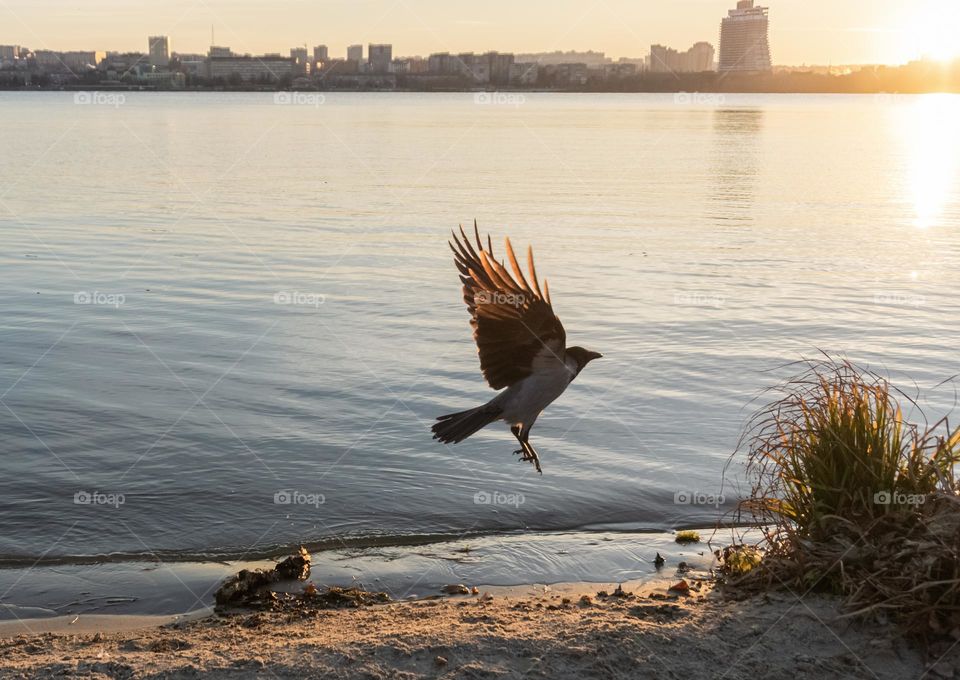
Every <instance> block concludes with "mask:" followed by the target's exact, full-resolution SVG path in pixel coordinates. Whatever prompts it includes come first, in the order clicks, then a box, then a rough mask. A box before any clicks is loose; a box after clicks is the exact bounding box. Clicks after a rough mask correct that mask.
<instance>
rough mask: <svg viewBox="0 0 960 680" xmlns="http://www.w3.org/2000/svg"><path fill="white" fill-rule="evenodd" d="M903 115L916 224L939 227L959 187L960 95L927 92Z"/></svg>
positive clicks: (904, 111) (905, 110)
mask: <svg viewBox="0 0 960 680" xmlns="http://www.w3.org/2000/svg"><path fill="white" fill-rule="evenodd" d="M902 115H903V118H902V121H901V125H902V126H903V133H904V141H905V142H906V143H907V144H908V148H909V151H908V153H909V158H910V162H909V175H908V178H909V179H908V181H909V186H910V193H911V194H912V198H913V207H914V225H915V226H916V227H918V228H920V229H926V228H929V227H935V226H938V225H940V224H941V222H942V219H943V213H944V210H945V209H946V207H947V205H948V203H949V202H950V201H951V200H952V194H953V191H954V190H955V186H956V185H955V182H956V180H957V171H958V169H957V156H958V155H960V134H958V131H957V125H956V122H957V120H958V119H960V97H958V96H956V95H947V94H942V95H941V94H933V95H924V96H922V97H920V98H918V99H917V101H916V103H915V104H913V105H912V106H910V107H906V108H905V109H904V110H903V111H902Z"/></svg>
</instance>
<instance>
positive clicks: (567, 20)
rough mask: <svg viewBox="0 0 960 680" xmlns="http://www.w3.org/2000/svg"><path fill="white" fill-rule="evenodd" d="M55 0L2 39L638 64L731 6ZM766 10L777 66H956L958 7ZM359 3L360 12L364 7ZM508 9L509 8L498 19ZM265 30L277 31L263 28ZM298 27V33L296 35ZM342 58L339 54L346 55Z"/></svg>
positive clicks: (496, 0)
mask: <svg viewBox="0 0 960 680" xmlns="http://www.w3.org/2000/svg"><path fill="white" fill-rule="evenodd" d="M56 4H57V3H55V2H54V1H53V0H39V1H37V0H33V1H32V2H30V3H27V2H25V1H23V0H10V1H9V2H6V3H4V4H3V5H0V17H3V20H2V21H0V25H2V26H3V29H2V32H0V43H2V44H20V45H27V46H29V47H30V48H31V49H33V50H37V49H51V50H63V51H67V50H98V51H100V50H103V51H119V52H124V51H136V52H143V51H145V45H144V36H148V35H149V36H161V35H162V36H169V37H170V43H171V45H170V50H171V52H178V53H206V52H207V50H208V48H209V46H210V45H211V44H213V37H212V36H211V28H213V29H214V30H215V32H216V37H215V40H216V44H219V45H229V46H230V47H232V48H233V50H234V51H235V52H238V53H253V54H265V53H275V52H278V51H279V52H282V53H287V51H288V50H289V49H290V48H291V47H302V46H303V45H306V46H307V47H308V48H309V49H310V50H312V49H313V47H314V46H315V45H318V44H325V45H327V46H329V50H330V54H331V56H343V54H345V53H346V49H347V46H348V45H352V44H359V43H362V44H364V45H367V44H369V43H386V44H392V45H393V55H395V56H415V55H419V56H427V55H428V54H430V53H436V52H445V51H450V52H468V51H478V52H482V51H488V50H498V51H503V52H541V51H555V50H597V51H603V52H605V53H606V54H607V56H610V57H613V58H619V57H632V58H635V57H641V56H643V55H645V54H647V53H648V51H649V49H650V46H651V45H654V44H662V45H667V46H670V47H674V48H680V49H686V48H687V47H689V46H690V45H693V44H695V43H698V42H709V43H711V44H712V45H714V46H716V47H719V34H720V22H721V19H722V17H724V16H726V15H727V12H728V11H729V10H730V9H731V8H733V7H735V6H736V2H735V0H689V1H688V2H685V3H684V7H683V9H682V10H681V9H679V8H678V6H677V5H678V3H662V2H657V3H654V2H641V3H636V2H627V1H626V0H599V1H598V2H596V3H594V4H590V3H573V2H567V1H566V0H561V1H558V2H554V3H551V4H549V5H547V4H546V3H542V2H539V1H538V0H531V1H530V2H529V3H526V4H524V5H523V6H513V5H510V4H507V3H505V2H502V0H491V2H489V3H487V4H486V5H484V7H483V8H482V11H481V10H480V9H479V8H478V6H476V5H473V4H471V5H460V4H456V5H454V4H451V3H446V4H445V3H439V2H436V1H435V0H419V1H416V0H399V1H398V2H395V3H390V2H379V1H376V2H375V1H372V0H371V1H369V2H351V3H347V2H343V1H341V0H332V1H331V2H327V3H324V4H323V5H322V6H317V5H316V4H311V3H307V2H304V1H303V0H278V1H277V2H274V3H272V4H270V5H269V6H266V5H263V4H262V3H257V2H251V1H239V0H170V1H169V2H164V3H160V2H155V1H154V0H147V1H146V2H144V3H140V5H139V6H138V7H137V8H135V9H134V8H130V7H129V6H127V5H124V4H121V3H119V2H117V0H90V2H88V3H86V4H85V5H84V9H83V10H71V9H59V8H55V5H56ZM758 4H761V5H764V6H769V7H770V15H771V24H770V42H771V44H772V45H773V46H774V50H773V54H772V59H773V63H774V64H782V65H795V64H803V63H805V64H827V63H833V64H843V63H849V64H856V63H889V64H899V63H904V62H906V61H910V60H912V59H918V58H921V57H924V56H928V57H933V58H949V57H951V56H956V55H957V53H958V52H960V48H958V47H957V44H956V42H957V41H956V38H955V35H956V31H957V28H958V26H960V3H953V2H950V0H917V2H915V3H906V2H902V1H901V2H896V1H894V0H879V1H877V2H866V1H865V0H847V2H844V3H835V2H825V1H823V0H811V1H810V2H806V3H802V4H801V3H798V2H793V1H790V2H788V1H786V0H779V1H777V0H773V1H771V2H760V3H758ZM360 5H362V7H361V6H360ZM498 9H502V10H503V11H497V10H498ZM264 27H269V28H264ZM295 27H296V28H295ZM341 53H342V54H341Z"/></svg>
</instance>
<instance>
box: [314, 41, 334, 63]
mask: <svg viewBox="0 0 960 680" xmlns="http://www.w3.org/2000/svg"><path fill="white" fill-rule="evenodd" d="M313 60H314V61H319V62H321V63H322V62H325V61H329V60H330V50H328V49H327V46H326V45H317V46H316V47H314V48H313Z"/></svg>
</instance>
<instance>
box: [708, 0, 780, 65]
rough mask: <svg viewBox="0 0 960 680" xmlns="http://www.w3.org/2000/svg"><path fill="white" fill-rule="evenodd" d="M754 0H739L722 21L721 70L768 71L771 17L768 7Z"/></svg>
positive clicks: (769, 63)
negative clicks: (757, 5)
mask: <svg viewBox="0 0 960 680" xmlns="http://www.w3.org/2000/svg"><path fill="white" fill-rule="evenodd" d="M753 3H754V0H740V1H739V2H738V3H737V8H736V9H731V10H730V11H729V12H728V13H727V16H726V17H724V19H723V21H722V22H721V23H720V66H719V70H720V71H721V72H727V73H729V72H733V71H769V70H770V69H771V68H772V66H771V62H770V41H769V38H768V32H769V27H770V20H769V18H768V16H767V12H768V11H769V9H768V8H767V7H754V4H753Z"/></svg>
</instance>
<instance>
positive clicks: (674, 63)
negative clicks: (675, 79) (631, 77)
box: [647, 42, 714, 73]
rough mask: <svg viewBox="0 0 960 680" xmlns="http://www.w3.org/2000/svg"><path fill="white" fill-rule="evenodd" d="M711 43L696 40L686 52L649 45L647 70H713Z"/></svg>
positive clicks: (700, 71)
mask: <svg viewBox="0 0 960 680" xmlns="http://www.w3.org/2000/svg"><path fill="white" fill-rule="evenodd" d="M713 53H714V52H713V45H711V44H710V43H707V42H698V43H696V44H695V45H694V46H693V47H691V48H690V49H689V50H687V51H686V52H678V51H677V50H674V49H671V48H669V47H664V46H663V45H651V46H650V57H649V60H648V62H647V63H648V66H647V68H648V70H649V71H650V72H652V73H702V72H703V71H712V70H713Z"/></svg>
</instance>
